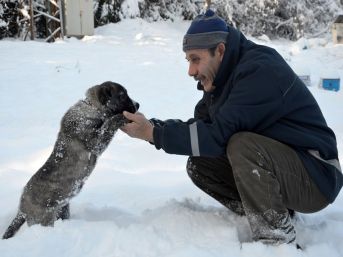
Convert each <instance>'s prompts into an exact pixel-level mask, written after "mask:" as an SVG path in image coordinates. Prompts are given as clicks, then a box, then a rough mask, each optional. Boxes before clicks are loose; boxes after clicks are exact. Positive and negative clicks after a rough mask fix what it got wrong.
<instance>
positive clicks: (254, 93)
mask: <svg viewBox="0 0 343 257" xmlns="http://www.w3.org/2000/svg"><path fill="white" fill-rule="evenodd" d="M213 84H214V85H215V86H216V88H215V90H214V91H213V92H211V93H206V92H204V96H203V98H202V99H201V100H200V101H199V103H198V104H197V106H196V108H195V118H194V119H190V120H189V121H187V122H182V121H180V120H166V121H159V120H155V119H153V120H152V121H153V122H154V123H155V127H154V132H153V136H154V144H155V146H156V148H157V149H161V148H162V149H163V150H164V151H165V152H167V153H172V154H180V155H190V156H212V157H215V156H221V155H225V151H226V146H227V143H228V141H229V139H230V137H231V136H232V135H233V134H235V133H237V132H239V131H250V132H254V133H257V134H260V135H263V136H266V137H270V138H273V139H275V140H277V141H279V142H282V143H284V144H287V145H289V146H290V147H292V148H293V149H294V150H295V151H296V152H297V153H298V155H299V157H300V158H301V159H302V161H303V163H304V165H305V167H306V169H307V170H308V172H309V174H310V176H311V177H312V179H313V180H314V181H315V183H316V184H317V185H318V187H319V189H320V191H321V192H322V193H323V194H324V195H325V196H326V198H327V199H328V201H329V202H333V201H334V200H335V198H336V196H337V195H338V193H339V191H340V189H341V187H342V184H343V176H342V172H341V168H340V164H339V161H338V153H337V144H336V138H335V134H334V133H333V131H332V130H331V129H330V128H329V127H328V126H327V124H326V121H325V119H324V117H323V114H322V112H321V110H320V108H319V106H318V104H317V102H316V100H315V99H314V97H313V96H312V94H311V93H310V91H309V90H308V89H307V87H306V86H305V85H304V83H303V82H302V81H301V80H300V79H299V78H298V76H297V75H296V74H295V73H294V71H293V70H292V69H291V68H290V67H289V65H288V64H287V63H286V62H285V61H284V59H283V58H282V57H281V56H280V55H279V54H278V53H277V52H276V51H275V50H274V49H272V48H269V47H266V46H261V45H257V44H255V43H253V42H251V41H249V40H247V39H246V38H245V37H244V36H243V35H242V34H241V33H240V32H238V31H237V30H235V29H234V28H232V27H229V36H228V40H227V43H226V51H225V54H224V58H223V61H222V63H221V65H220V67H219V71H218V73H217V76H216V78H215V80H214V82H213ZM198 86H199V85H198Z"/></svg>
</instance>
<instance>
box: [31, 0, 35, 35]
mask: <svg viewBox="0 0 343 257" xmlns="http://www.w3.org/2000/svg"><path fill="white" fill-rule="evenodd" d="M33 26H34V18H33V3H32V0H30V32H31V40H34V39H35V35H34V29H33Z"/></svg>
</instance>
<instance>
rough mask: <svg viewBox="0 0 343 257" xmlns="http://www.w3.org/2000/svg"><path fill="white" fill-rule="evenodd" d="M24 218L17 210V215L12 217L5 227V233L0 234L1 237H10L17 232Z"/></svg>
mask: <svg viewBox="0 0 343 257" xmlns="http://www.w3.org/2000/svg"><path fill="white" fill-rule="evenodd" d="M25 221H26V218H25V216H24V214H23V213H20V212H18V214H17V216H16V217H15V218H14V219H13V221H12V223H11V225H9V227H8V228H7V230H6V232H5V234H4V235H3V236H2V239H8V238H11V237H13V236H14V235H15V233H17V231H18V230H19V229H20V227H21V225H23V224H24V222H25Z"/></svg>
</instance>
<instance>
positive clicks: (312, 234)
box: [0, 19, 343, 257]
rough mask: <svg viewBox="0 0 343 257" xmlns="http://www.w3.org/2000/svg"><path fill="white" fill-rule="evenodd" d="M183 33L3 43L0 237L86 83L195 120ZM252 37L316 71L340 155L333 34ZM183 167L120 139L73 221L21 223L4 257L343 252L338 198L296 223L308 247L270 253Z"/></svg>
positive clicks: (148, 27)
mask: <svg viewBox="0 0 343 257" xmlns="http://www.w3.org/2000/svg"><path fill="white" fill-rule="evenodd" d="M187 26H189V22H181V21H177V22H175V23H170V22H158V23H147V22H145V21H143V20H140V19H135V20H124V21H122V22H120V23H117V24H109V25H106V26H103V27H99V28H97V29H96V31H95V32H96V34H95V35H94V36H89V37H85V38H83V39H82V40H77V39H75V38H68V39H66V40H64V41H58V42H55V43H52V44H47V43H43V42H30V41H27V42H22V41H18V40H13V39H11V40H10V39H7V40H2V41H0V60H1V62H0V76H1V80H0V89H1V91H0V117H1V119H0V134H1V137H0V146H1V150H0V188H1V190H0V198H1V199H2V200H1V201H0V210H1V211H0V231H1V234H2V233H3V231H5V229H6V228H7V226H8V225H9V223H10V221H11V220H12V218H14V216H15V214H16V210H17V207H18V202H19V197H20V194H21V191H22V188H23V187H24V185H25V184H26V182H27V181H28V179H29V178H30V177H31V176H32V174H34V173H35V172H36V171H37V170H38V168H39V167H41V166H42V164H43V163H44V162H45V161H46V159H47V157H48V156H49V155H50V153H51V151H52V148H53V145H54V143H55V140H56V137H57V132H58V130H59V122H60V119H61V117H62V116H63V114H64V113H65V111H66V110H67V109H68V108H69V107H70V106H71V105H73V104H74V103H76V102H77V101H78V100H79V99H81V98H83V96H84V94H85V92H86V89H87V88H89V87H90V86H93V85H95V84H99V83H102V82H104V81H107V80H112V81H115V82H119V83H121V84H122V85H124V86H125V87H126V88H127V89H128V92H129V94H130V96H131V97H132V98H133V99H135V100H136V101H137V102H139V103H140V105H141V107H140V111H141V112H143V113H144V114H145V115H146V116H147V117H149V118H150V117H156V118H160V119H167V118H180V119H183V120H186V119H188V118H190V117H192V115H193V108H194V105H195V104H196V102H197V101H198V99H199V98H200V97H201V93H200V92H199V91H197V90H196V83H195V82H194V80H193V79H192V78H190V77H188V76H187V62H186V60H185V56H184V53H183V52H182V50H181V49H182V47H181V41H182V37H183V34H184V32H185V31H186V29H187ZM253 40H254V41H256V42H258V43H261V44H266V45H269V46H272V47H275V48H276V49H277V50H278V51H279V52H280V53H281V54H282V55H283V56H284V58H285V59H286V60H287V61H288V63H289V64H290V65H291V66H292V67H293V68H294V69H295V70H296V72H298V73H302V74H303V75H304V74H305V75H306V74H308V75H311V83H312V86H311V87H310V90H311V91H312V93H313V94H314V96H315V97H316V99H317V101H318V103H319V105H320V106H321V108H322V111H323V113H324V115H325V117H326V119H327V122H328V124H329V125H330V126H331V127H332V128H333V129H334V131H335V132H336V136H337V141H338V147H339V151H340V159H341V160H342V159H343V120H342V117H343V108H342V105H343V93H342V90H341V91H339V92H330V91H325V90H323V89H320V88H318V83H319V81H320V78H321V77H324V76H332V74H334V75H335V76H339V77H340V78H341V79H342V78H343V45H333V44H332V43H331V41H330V39H329V38H318V39H301V40H299V41H297V42H290V41H285V40H278V41H273V40H269V39H268V38H267V37H261V38H260V39H253ZM305 46H306V47H305ZM341 83H342V82H341ZM186 160H187V158H186V157H184V156H175V155H167V154H165V153H164V152H162V151H156V150H155V148H154V146H152V145H150V144H148V143H146V142H144V141H139V140H135V139H132V138H129V137H128V136H127V135H125V134H123V133H122V132H118V133H117V134H116V136H115V138H114V140H113V141H112V143H111V144H110V146H109V147H108V149H107V150H106V151H105V152H104V153H103V155H102V156H101V157H100V158H99V160H98V164H97V166H96V168H95V170H94V171H93V173H92V175H91V176H90V178H89V179H88V180H87V181H86V184H85V186H84V188H83V190H82V191H81V193H80V194H79V195H78V196H76V197H75V198H74V199H73V200H72V201H71V219H70V220H68V221H64V222H62V221H57V222H56V223H55V226H54V227H53V228H51V227H41V226H38V225H36V226H32V227H27V225H26V224H25V225H23V226H22V228H21V229H20V230H19V232H18V233H17V235H16V236H15V237H14V238H12V239H9V240H0V254H1V256H2V257H8V256H26V257H30V256H50V257H54V256H56V257H57V256H73V257H75V256H83V257H84V256H120V257H125V256H130V257H131V256H149V257H153V256H170V257H174V256H177V257H183V256H198V257H209V256H211V257H212V256H218V257H219V256H220V257H223V256H235V257H236V256H255V257H258V256H263V257H269V256H270V257H271V256H279V257H291V256H333V257H339V256H342V255H343V245H342V244H341V241H342V238H343V218H342V217H343V215H342V214H343V207H342V206H343V196H342V194H340V195H339V196H338V198H337V200H336V201H335V202H334V204H332V205H330V206H329V207H327V208H326V209H324V210H323V211H320V212H318V213H315V214H306V215H305V214H300V215H299V216H298V218H297V221H296V224H295V225H296V228H297V240H298V241H299V243H300V244H302V245H303V246H304V250H303V251H298V250H296V249H295V247H294V246H289V245H285V246H280V247H273V246H266V245H263V244H262V243H259V242H252V241H251V232H250V229H249V225H248V222H247V220H246V218H245V217H239V216H237V215H235V214H234V213H232V212H230V211H228V210H227V209H225V208H224V207H223V206H221V205H220V204H219V203H217V202H215V201H214V200H213V199H212V198H210V197H209V196H207V195H206V194H205V193H203V192H202V191H200V190H199V189H198V188H197V187H196V186H194V185H193V184H192V182H191V181H190V179H189V178H188V177H187V172H186V169H185V163H186Z"/></svg>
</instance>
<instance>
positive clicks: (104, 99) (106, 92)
mask: <svg viewBox="0 0 343 257" xmlns="http://www.w3.org/2000/svg"><path fill="white" fill-rule="evenodd" d="M115 95H116V90H115V87H113V86H112V85H110V84H105V83H103V84H102V85H100V87H99V90H97V98H98V99H99V102H100V103H101V104H102V105H104V106H107V105H108V103H109V102H110V101H112V99H113V98H115Z"/></svg>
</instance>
